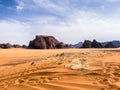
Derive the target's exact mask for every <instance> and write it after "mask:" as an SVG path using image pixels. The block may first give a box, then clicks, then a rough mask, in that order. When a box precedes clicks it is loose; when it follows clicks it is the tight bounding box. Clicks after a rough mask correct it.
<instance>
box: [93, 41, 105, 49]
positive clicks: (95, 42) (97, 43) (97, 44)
mask: <svg viewBox="0 0 120 90" xmlns="http://www.w3.org/2000/svg"><path fill="white" fill-rule="evenodd" d="M92 48H103V46H102V44H101V43H99V42H97V41H96V40H95V39H94V40H93V42H92Z"/></svg>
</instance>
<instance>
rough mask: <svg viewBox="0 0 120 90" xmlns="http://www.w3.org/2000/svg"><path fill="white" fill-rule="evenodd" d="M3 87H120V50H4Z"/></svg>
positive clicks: (0, 76) (37, 89)
mask: <svg viewBox="0 0 120 90" xmlns="http://www.w3.org/2000/svg"><path fill="white" fill-rule="evenodd" d="M0 90H120V49H119V48H117V49H116V48H115V49H53V50H32V49H0Z"/></svg>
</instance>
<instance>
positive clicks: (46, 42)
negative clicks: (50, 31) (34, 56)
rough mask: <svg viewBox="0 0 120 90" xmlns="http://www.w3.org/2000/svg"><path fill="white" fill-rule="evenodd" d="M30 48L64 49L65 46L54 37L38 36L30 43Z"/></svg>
mask: <svg viewBox="0 0 120 90" xmlns="http://www.w3.org/2000/svg"><path fill="white" fill-rule="evenodd" d="M28 47H29V48H33V49H55V48H63V47H64V44H63V43H61V42H59V41H58V40H57V39H56V38H55V37H53V36H45V35H39V36H38V35H37V36H36V38H35V39H34V40H32V41H30V43H29V46H28Z"/></svg>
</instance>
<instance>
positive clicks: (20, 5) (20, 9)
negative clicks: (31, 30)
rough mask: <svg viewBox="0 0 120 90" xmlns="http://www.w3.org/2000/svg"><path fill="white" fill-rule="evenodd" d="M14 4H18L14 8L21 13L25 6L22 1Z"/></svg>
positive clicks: (19, 0)
mask: <svg viewBox="0 0 120 90" xmlns="http://www.w3.org/2000/svg"><path fill="white" fill-rule="evenodd" d="M16 2H17V4H18V5H17V6H16V9H17V11H22V10H23V9H24V7H25V6H26V5H25V3H24V2H23V1H22V0H16Z"/></svg>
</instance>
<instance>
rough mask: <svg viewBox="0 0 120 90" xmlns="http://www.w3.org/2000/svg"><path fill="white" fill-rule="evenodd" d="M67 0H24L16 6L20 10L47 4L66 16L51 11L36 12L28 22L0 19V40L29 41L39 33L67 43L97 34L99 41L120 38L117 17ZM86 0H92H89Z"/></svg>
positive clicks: (54, 10) (51, 8) (119, 26)
mask: <svg viewBox="0 0 120 90" xmlns="http://www.w3.org/2000/svg"><path fill="white" fill-rule="evenodd" d="M17 1H18V0H17ZM67 1H69V0H60V1H58V2H57V3H55V2H52V0H21V2H18V3H19V4H18V6H17V7H16V8H17V10H18V11H19V10H20V11H21V10H24V9H29V10H30V9H31V10H32V11H33V13H34V10H36V9H37V10H41V8H44V9H46V11H47V10H48V11H50V12H52V13H56V14H59V15H63V18H61V17H59V16H54V15H49V14H48V15H44V14H43V15H40V14H36V15H35V16H32V17H30V18H29V17H25V18H26V19H28V22H21V21H18V20H11V21H10V20H4V21H0V33H1V35H0V38H1V39H0V42H10V43H20V44H28V42H29V41H30V40H31V39H33V38H34V36H35V35H37V34H47V35H53V36H55V37H56V38H57V39H58V40H60V41H63V42H65V43H77V42H79V41H83V40H85V39H91V40H92V39H94V38H95V39H97V40H98V41H106V40H113V39H119V38H120V20H119V19H118V18H114V17H108V16H106V15H103V14H101V13H97V12H94V11H91V10H90V9H89V8H87V9H85V10H84V9H79V8H78V7H73V6H71V4H70V3H69V2H67ZM86 1H89V2H90V0H86ZM98 1H99V0H98ZM30 2H32V3H30ZM33 2H34V3H33ZM100 8H102V9H105V8H106V7H105V6H101V7H100ZM44 9H42V10H44Z"/></svg>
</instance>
